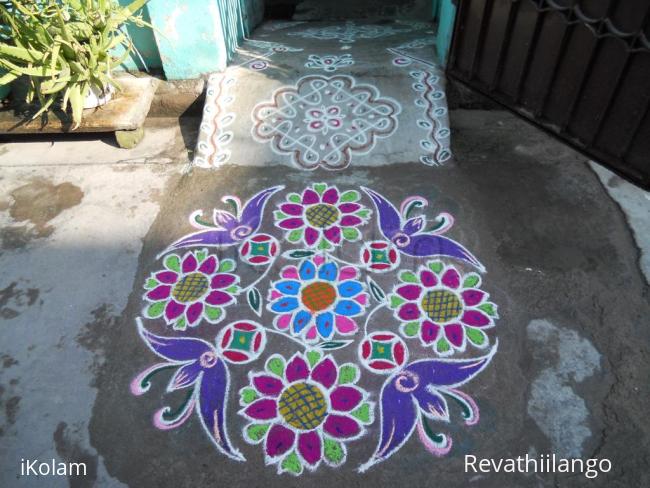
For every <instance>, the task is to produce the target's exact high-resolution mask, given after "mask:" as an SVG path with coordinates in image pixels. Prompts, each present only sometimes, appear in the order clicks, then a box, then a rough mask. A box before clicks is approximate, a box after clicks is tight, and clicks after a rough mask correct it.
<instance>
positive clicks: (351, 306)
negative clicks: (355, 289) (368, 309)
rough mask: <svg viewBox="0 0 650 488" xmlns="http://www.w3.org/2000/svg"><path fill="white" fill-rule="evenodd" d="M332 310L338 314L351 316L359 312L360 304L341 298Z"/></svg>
mask: <svg viewBox="0 0 650 488" xmlns="http://www.w3.org/2000/svg"><path fill="white" fill-rule="evenodd" d="M334 312H335V313H337V314H339V315H345V316H346V317H352V316H354V315H358V314H359V313H361V305H359V304H358V303H357V302H353V301H352V300H341V301H340V302H339V303H338V304H337V305H336V309H334Z"/></svg>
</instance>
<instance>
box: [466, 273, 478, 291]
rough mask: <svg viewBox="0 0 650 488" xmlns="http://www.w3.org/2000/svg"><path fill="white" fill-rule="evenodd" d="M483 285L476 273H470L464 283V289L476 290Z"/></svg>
mask: <svg viewBox="0 0 650 488" xmlns="http://www.w3.org/2000/svg"><path fill="white" fill-rule="evenodd" d="M480 285H481V277H480V276H479V275H477V274H476V273H469V274H468V275H467V276H465V281H463V288H476V287H477V286H480Z"/></svg>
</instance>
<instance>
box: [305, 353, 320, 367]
mask: <svg viewBox="0 0 650 488" xmlns="http://www.w3.org/2000/svg"><path fill="white" fill-rule="evenodd" d="M320 358H321V353H320V351H308V352H307V361H309V366H311V367H312V368H313V367H314V366H316V364H318V361H320Z"/></svg>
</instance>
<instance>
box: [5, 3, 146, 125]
mask: <svg viewBox="0 0 650 488" xmlns="http://www.w3.org/2000/svg"><path fill="white" fill-rule="evenodd" d="M147 1H148V0H134V1H133V2H132V3H131V4H129V5H127V6H121V5H120V4H119V3H118V2H117V0H1V1H0V20H1V21H2V36H1V37H0V72H2V71H3V70H4V72H5V74H4V75H3V76H0V85H6V84H8V83H11V82H12V81H13V80H15V79H17V78H18V77H21V76H26V77H27V80H28V88H27V102H29V103H31V102H33V101H34V100H37V101H38V102H39V104H40V107H39V110H38V111H37V112H36V113H35V114H34V116H33V118H36V117H38V116H39V115H41V114H42V113H44V112H45V111H47V110H48V109H49V108H50V107H51V106H52V104H54V103H55V102H57V101H59V100H60V101H61V107H62V109H63V110H64V111H66V110H68V109H70V111H71V113H72V121H73V126H72V129H73V130H74V129H76V128H77V127H79V124H80V123H81V121H82V117H83V109H84V108H92V107H95V106H98V105H101V104H104V103H107V102H108V101H109V100H110V98H111V96H112V93H113V92H114V90H115V89H119V88H120V86H119V83H118V82H117V81H116V80H115V78H114V77H113V70H114V69H115V68H116V67H118V66H119V65H120V64H122V62H123V61H124V60H125V59H126V58H127V57H128V56H129V54H130V53H131V51H132V50H133V49H134V48H133V44H132V42H131V40H130V39H129V37H128V36H127V34H126V33H125V32H123V31H122V30H121V27H122V25H123V24H124V23H125V22H133V23H135V24H136V25H138V26H148V27H151V26H150V25H149V24H148V23H146V22H145V21H143V20H142V18H141V16H140V15H138V14H137V12H138V11H139V10H140V8H142V7H143V6H144V5H145V4H146V3H147ZM119 46H123V48H124V53H123V54H122V55H121V56H119V57H116V56H115V55H114V53H115V49H116V48H118V47H119Z"/></svg>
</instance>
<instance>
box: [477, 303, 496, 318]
mask: <svg viewBox="0 0 650 488" xmlns="http://www.w3.org/2000/svg"><path fill="white" fill-rule="evenodd" d="M478 309H479V310H482V311H483V312H485V313H486V314H488V315H489V316H490V317H495V318H496V317H498V315H499V314H498V313H497V306H496V305H495V304H494V303H492V302H485V303H484V304H482V305H479V306H478Z"/></svg>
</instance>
